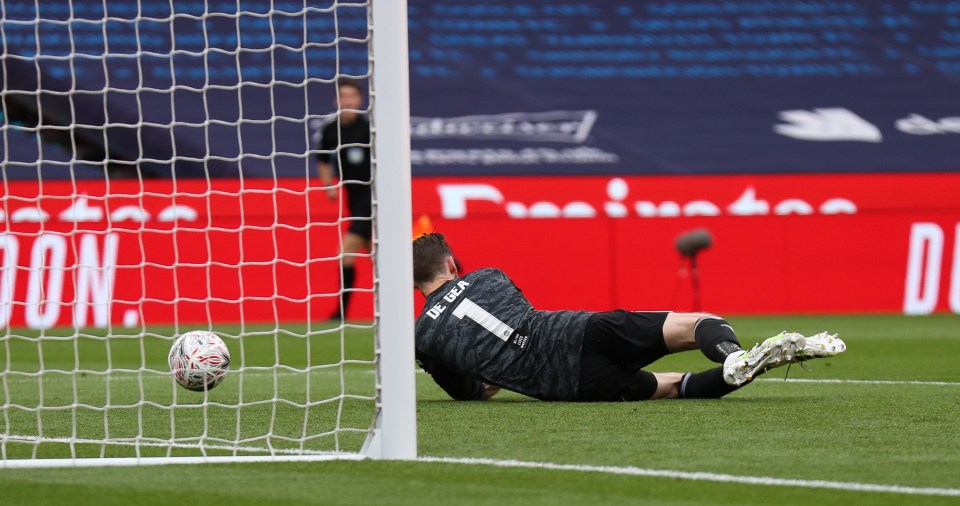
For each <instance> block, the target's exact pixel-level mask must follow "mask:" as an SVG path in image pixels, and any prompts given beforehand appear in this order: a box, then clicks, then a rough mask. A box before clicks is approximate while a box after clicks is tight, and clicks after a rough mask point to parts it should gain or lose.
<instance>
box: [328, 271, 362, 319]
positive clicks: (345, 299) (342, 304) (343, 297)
mask: <svg viewBox="0 0 960 506" xmlns="http://www.w3.org/2000/svg"><path fill="white" fill-rule="evenodd" d="M342 272H343V274H342V276H343V291H342V292H340V298H339V299H338V300H337V307H335V308H334V309H333V312H332V313H330V319H331V320H339V319H340V317H341V315H342V316H343V317H344V318H345V317H346V316H347V309H348V308H349V307H350V296H351V295H353V292H351V291H349V289H350V288H353V282H354V280H355V279H356V277H357V270H356V269H355V268H354V267H353V266H352V265H344V266H343V271H342Z"/></svg>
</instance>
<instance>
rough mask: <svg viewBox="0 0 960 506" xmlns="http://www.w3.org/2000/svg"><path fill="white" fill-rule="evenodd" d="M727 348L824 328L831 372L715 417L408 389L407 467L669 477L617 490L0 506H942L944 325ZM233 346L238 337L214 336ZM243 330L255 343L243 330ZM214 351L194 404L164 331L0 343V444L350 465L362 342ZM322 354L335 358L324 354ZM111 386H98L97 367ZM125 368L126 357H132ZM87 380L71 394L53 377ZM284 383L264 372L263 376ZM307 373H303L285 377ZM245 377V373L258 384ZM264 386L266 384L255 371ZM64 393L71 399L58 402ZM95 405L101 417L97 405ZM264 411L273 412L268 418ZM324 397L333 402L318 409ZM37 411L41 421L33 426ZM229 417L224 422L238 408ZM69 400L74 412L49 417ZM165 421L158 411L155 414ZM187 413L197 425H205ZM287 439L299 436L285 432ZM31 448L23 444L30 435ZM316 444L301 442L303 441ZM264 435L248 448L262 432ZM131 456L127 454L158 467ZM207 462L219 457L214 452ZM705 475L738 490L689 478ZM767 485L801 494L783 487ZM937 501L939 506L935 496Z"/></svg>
mask: <svg viewBox="0 0 960 506" xmlns="http://www.w3.org/2000/svg"><path fill="white" fill-rule="evenodd" d="M729 320H730V321H731V323H733V325H734V327H735V328H736V329H737V333H738V335H739V336H740V338H741V341H743V342H744V344H752V343H753V342H755V341H759V340H762V339H763V338H765V337H767V336H770V335H773V334H775V333H777V332H779V331H780V330H784V329H788V330H797V331H800V332H804V333H808V334H809V333H813V332H817V331H820V330H824V329H829V330H831V331H837V332H839V333H840V335H841V337H843V338H844V339H845V340H846V342H847V344H848V347H849V348H848V351H847V353H845V354H844V355H842V356H839V357H836V358H832V359H826V360H817V361H813V362H811V363H810V364H809V366H808V367H807V368H805V369H801V368H800V367H798V366H793V367H792V368H791V370H790V373H789V379H790V380H799V381H787V382H784V381H783V378H784V373H785V368H780V369H776V370H773V371H771V372H770V373H768V374H767V375H765V376H763V377H762V378H761V379H760V380H758V381H756V382H754V383H753V384H751V385H749V386H747V387H746V388H744V389H742V390H740V391H738V392H735V393H734V394H732V395H730V396H728V397H727V398H725V399H721V400H697V401H657V402H646V403H626V404H614V403H610V404H607V403H597V404H566V403H544V402H538V401H532V400H529V399H526V398H523V397H521V396H518V395H515V394H510V393H506V394H501V395H500V396H498V397H497V398H496V400H495V401H494V402H489V403H458V402H454V401H451V400H449V399H448V398H446V396H445V395H444V394H443V392H442V391H441V390H440V389H439V388H438V387H436V386H435V385H434V384H433V383H432V381H431V380H430V378H429V377H428V376H426V375H423V374H418V375H417V390H418V406H417V421H418V438H419V441H418V444H419V452H420V455H421V456H429V457H456V458H478V459H494V460H498V461H507V460H518V461H524V462H541V463H551V464H560V465H564V464H573V465H578V466H609V467H614V468H617V469H623V468H640V469H644V470H663V471H671V472H678V473H687V474H683V475H682V476H680V477H678V476H672V477H671V476H659V477H658V476H636V475H622V474H613V473H608V472H598V471H595V470H594V471H591V470H563V469H543V468H533V467H520V468H517V467H495V466H490V465H469V464H454V463H442V462H378V461H361V462H352V461H339V462H322V463H291V464H270V463H268V464H231V465H219V464H218V465H202V466H189V465H173V466H160V467H141V468H84V469H48V470H36V469H23V470H18V469H0V504H3V505H19V504H31V505H33V504H96V505H101V504H177V503H190V504H204V503H208V502H211V501H216V502H217V503H221V504H231V505H233V504H256V505H272V504H278V505H279V504H418V505H421V504H496V505H504V504H524V505H526V504H551V505H554V504H670V505H674V504H675V505H714V504H731V505H734V504H735V505H752V504H757V505H760V504H818V505H826V504H853V503H856V504H890V505H895V504H896V505H899V504H960V497H958V496H949V495H935V493H934V492H931V491H930V489H936V490H939V491H940V492H943V491H946V493H948V494H949V493H954V492H956V493H960V435H958V431H960V367H958V365H957V358H958V357H960V317H958V316H955V315H936V316H932V317H916V318H911V317H903V316H797V317H733V318H729ZM215 330H218V331H221V332H225V333H227V334H239V333H240V331H239V329H237V328H227V327H223V328H217V329H215ZM251 330H258V331H261V332H260V333H259V334H258V333H257V332H253V333H250V331H251ZM284 330H285V331H287V332H285V333H282V334H281V336H280V338H279V339H277V340H276V343H277V344H276V345H275V344H274V342H275V340H274V339H273V336H272V334H271V333H270V332H263V329H251V328H249V327H248V328H246V329H245V337H244V338H243V339H242V340H239V339H231V338H228V339H227V342H228V345H229V346H230V349H231V354H232V360H233V364H234V366H237V365H240V364H243V366H244V367H245V368H247V371H248V373H247V374H245V375H244V376H243V377H242V379H241V378H240V377H239V375H237V374H235V373H233V374H230V375H228V377H227V380H226V381H225V382H224V384H223V385H222V386H220V387H218V388H217V389H216V390H213V391H211V392H210V393H209V400H210V401H211V404H210V405H208V406H207V407H206V408H203V407H202V404H201V401H202V400H203V397H204V394H193V393H190V392H187V391H185V390H182V389H178V388H176V387H174V386H173V385H172V382H171V379H170V378H169V376H165V375H162V374H156V373H151V372H149V370H150V369H157V370H161V371H165V370H166V366H165V360H166V350H167V347H168V346H169V343H170V341H169V340H166V339H161V338H160V337H159V336H160V335H162V334H164V333H165V331H164V329H151V332H153V333H154V334H155V335H156V336H150V337H147V338H146V339H143V340H140V339H129V338H111V339H109V340H104V339H101V338H98V337H96V336H91V337H89V338H85V339H82V340H80V341H79V342H76V343H74V342H73V341H58V340H56V339H50V340H44V341H43V342H41V343H38V342H37V341H36V340H33V339H20V338H11V337H10V334H7V335H6V336H0V368H2V369H0V370H2V371H3V378H2V379H3V391H2V392H0V395H2V397H0V400H2V402H3V404H4V405H5V406H7V409H6V410H4V411H3V412H2V413H0V417H2V419H0V427H3V430H4V431H5V433H6V434H25V433H32V434H34V435H35V433H36V426H37V425H38V423H39V424H42V427H43V434H44V435H46V436H48V437H53V438H56V437H65V438H69V437H76V438H79V439H84V438H90V439H97V438H102V437H103V434H104V432H105V431H109V434H110V435H111V436H113V437H130V438H132V437H134V436H136V435H137V434H140V433H142V434H143V435H144V436H145V437H146V438H147V439H146V440H145V441H147V442H150V441H169V440H171V439H173V440H175V441H177V442H178V443H179V444H180V446H181V447H180V448H177V449H175V450H172V453H173V454H175V455H192V454H196V450H195V449H192V448H191V445H193V444H195V443H196V442H197V441H200V440H201V439H202V440H204V442H205V443H206V444H209V445H213V446H229V445H230V444H228V443H229V442H233V441H236V440H241V441H242V446H243V447H244V448H246V449H247V450H246V452H248V453H251V454H255V453H257V452H258V449H259V448H264V447H266V446H267V445H270V446H272V447H274V448H278V449H284V450H286V449H299V448H301V445H302V447H303V448H304V449H306V450H319V451H324V450H330V449H335V448H341V449H344V450H355V449H356V448H357V447H358V446H359V444H360V442H361V441H362V434H361V433H360V432H356V431H352V430H346V431H337V430H335V429H336V427H337V425H336V420H337V418H339V419H340V420H341V424H340V427H347V428H348V429H351V428H354V429H358V430H362V429H365V428H366V426H367V425H368V424H369V423H370V416H371V409H372V403H371V402H370V401H369V400H367V399H366V397H368V396H369V395H371V394H372V392H373V375H372V374H371V372H370V371H371V366H370V365H366V364H362V363H359V364H350V365H346V366H342V367H341V366H330V367H326V366H325V365H326V364H333V363H335V362H336V361H337V360H338V359H339V358H340V357H341V356H342V357H344V358H346V359H349V360H355V361H358V362H363V361H366V360H369V359H370V358H371V356H372V337H371V333H370V331H369V330H365V329H351V330H349V331H348V332H346V333H345V334H343V335H341V333H340V332H330V333H328V332H324V331H323V329H322V328H321V329H317V328H313V329H306V328H303V327H300V328H292V327H291V328H288V329H284ZM341 343H343V346H342V347H341ZM108 356H109V363H111V364H113V366H114V369H124V371H117V372H115V373H114V374H112V375H110V380H109V381H107V379H106V378H105V376H104V375H103V374H100V373H99V372H100V371H105V370H106V364H107V363H108ZM141 357H142V358H141ZM41 363H42V364H43V369H44V370H53V369H60V370H64V371H71V370H74V369H81V370H85V371H89V372H87V373H86V374H84V375H83V376H80V377H79V378H78V379H77V381H76V382H74V381H71V379H70V377H69V376H67V375H66V374H63V373H47V374H44V375H43V379H42V381H39V380H38V378H37V376H36V373H37V372H38V371H39V365H40V364H41ZM277 363H279V364H283V365H284V366H285V367H281V368H279V369H276V368H274V367H273V366H274V365H275V364H277ZM307 366H321V367H320V368H319V369H316V370H314V371H313V372H312V373H310V374H304V373H301V372H299V371H301V370H303V369H304V368H305V367H307ZM711 366H712V364H711V363H710V362H708V361H707V360H706V359H705V358H703V357H702V356H701V355H700V354H699V353H698V352H687V353H683V354H679V355H675V356H672V357H668V359H666V360H663V361H661V362H659V363H657V364H655V367H652V368H651V369H653V370H656V371H671V370H680V371H684V370H702V369H706V368H708V367H711ZM261 368H262V369H261ZM274 370H276V371H277V372H276V373H274ZM74 385H76V387H74ZM108 398H109V401H110V402H109V404H110V405H111V406H112V408H111V409H110V410H108V411H106V412H105V411H104V410H103V409H101V407H102V406H103V405H104V403H105V401H106V400H107V399H108ZM274 398H277V399H281V400H282V401H281V402H280V403H278V404H276V405H274V404H273V403H271V402H268V401H270V400H272V399H274ZM330 398H334V399H336V400H335V401H332V402H331V401H329V400H328V399H330ZM40 399H43V405H44V406H46V407H50V408H54V409H48V410H44V411H42V412H38V411H36V410H35V409H30V408H31V407H33V408H35V407H36V406H37V405H38V402H39V400H40ZM240 399H242V400H243V407H241V408H238V407H236V402H237V401H238V400H240ZM74 400H76V401H79V402H80V403H81V404H82V405H83V406H84V407H82V408H80V409H78V410H70V409H56V408H57V407H58V406H60V407H62V406H67V405H69V404H72V403H73V402H74ZM173 404H176V405H177V406H179V407H178V408H177V409H176V410H171V409H170V406H171V405H173ZM204 409H205V410H206V413H205V415H206V416H204ZM304 427H306V429H304ZM30 431H33V432H30ZM304 432H306V433H307V434H319V435H320V436H318V437H315V438H309V439H308V440H307V441H305V442H303V443H301V442H300V441H299V439H300V437H301V436H302V435H303V433H304ZM268 433H269V434H272V437H270V438H267V437H266V434H268ZM4 450H5V452H6V455H7V457H8V458H25V457H29V456H31V455H33V454H36V455H39V456H46V457H66V456H69V455H70V454H71V452H73V453H75V454H77V455H100V454H106V455H111V456H112V455H117V456H123V455H132V454H133V453H132V452H133V451H134V450H133V447H131V446H117V447H102V446H100V445H96V444H80V445H74V446H72V447H71V446H70V445H68V444H66V443H46V444H41V445H36V444H33V443H29V442H27V443H8V444H7V445H6V446H5V448H4ZM167 451H168V450H167V449H165V448H162V447H160V446H157V447H154V446H146V447H143V448H142V449H141V453H142V454H166V452H167ZM210 453H211V454H223V453H228V450H214V451H211V452H210ZM692 473H718V474H721V475H724V476H728V475H732V476H738V477H753V478H757V479H758V482H757V483H737V482H727V481H723V478H722V477H721V479H719V480H718V479H713V478H711V479H690V478H692V477H696V476H701V477H706V475H693V474H692ZM775 479H787V480H803V481H802V482H797V483H799V484H795V485H790V484H783V483H782V482H776V481H771V480H775ZM817 480H823V481H826V482H830V483H846V484H852V485H851V486H850V487H848V488H854V487H855V486H856V484H860V485H864V486H869V485H886V486H898V487H907V489H906V490H913V491H915V492H917V491H919V493H915V494H910V495H908V494H905V493H898V492H891V491H885V492H876V491H866V490H837V489H831V488H824V487H822V486H816V482H817ZM951 491H953V492H951Z"/></svg>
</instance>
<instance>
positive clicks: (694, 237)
mask: <svg viewBox="0 0 960 506" xmlns="http://www.w3.org/2000/svg"><path fill="white" fill-rule="evenodd" d="M676 244H677V251H679V252H680V254H681V255H683V256H685V257H691V258H692V257H693V256H695V255H696V254H697V253H699V252H700V250H702V249H706V248H709V247H710V245H711V244H713V235H711V234H710V231H709V230H707V229H705V228H697V229H693V230H690V231H687V232H684V233H682V234H680V235H678V236H677V242H676Z"/></svg>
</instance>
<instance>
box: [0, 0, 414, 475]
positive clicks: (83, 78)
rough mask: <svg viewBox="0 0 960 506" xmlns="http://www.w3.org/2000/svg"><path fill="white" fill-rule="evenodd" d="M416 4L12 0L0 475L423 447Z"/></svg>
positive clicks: (1, 130)
mask: <svg viewBox="0 0 960 506" xmlns="http://www.w3.org/2000/svg"><path fill="white" fill-rule="evenodd" d="M406 4H407V2H406V0H328V1H321V2H299V1H294V2H262V3H261V2H215V1H213V0H188V1H185V2H144V1H142V0H141V1H138V2H102V1H100V0H71V1H70V2H35V1H34V0H6V1H4V2H0V39H2V40H0V42H2V44H3V49H4V51H3V54H2V55H0V84H2V86H3V88H2V92H0V137H2V138H0V193H2V195H0V468H34V467H62V466H75V467H80V466H126V465H157V464H166V463H199V462H263V461H273V462H285V461H311V460H340V459H343V460H356V459H365V458H376V459H380V458H382V459H414V458H416V457H417V438H416V409H415V402H416V400H415V397H416V396H415V374H414V373H415V362H414V343H413V329H414V314H413V307H414V304H413V290H412V247H411V233H412V232H411V229H412V227H411V218H412V211H411V174H410V123H409V121H410V119H409V116H410V115H409V85H408V79H409V76H408V68H407V67H408V56H407V47H408V46H407V14H406V9H407V5H406ZM347 80H349V81H352V82H354V83H356V84H359V85H360V86H361V87H362V88H363V89H364V90H365V91H366V92H365V93H363V95H365V96H364V103H365V105H362V106H360V110H357V108H355V107H354V108H351V107H346V106H344V107H341V106H340V98H339V96H338V93H339V90H340V88H341V86H340V85H341V84H342V83H343V82H345V81H347ZM345 111H348V112H349V113H351V114H352V113H359V116H361V117H365V118H366V119H367V120H369V124H370V136H369V141H365V140H364V141H357V140H348V139H345V137H346V136H347V134H346V133H345V132H346V130H345V129H346V126H345V125H346V124H347V122H346V121H342V119H343V118H344V117H351V115H350V114H346V115H345V114H344V112H345ZM330 125H332V126H333V127H336V129H337V130H336V131H337V132H342V133H339V134H335V135H336V136H337V142H335V143H334V145H332V146H331V145H330V144H329V143H328V142H326V140H325V141H323V142H320V138H321V135H322V132H324V131H325V130H326V127H327V126H330ZM341 137H343V138H341ZM362 150H366V153H368V154H367V155H361V156H360V158H361V159H363V156H368V157H369V158H368V159H369V161H370V170H371V175H370V178H369V179H366V178H362V179H361V180H354V179H355V178H352V177H351V176H349V175H347V174H346V173H344V174H341V175H340V177H338V178H337V179H335V180H334V181H333V182H332V183H327V182H325V181H323V180H322V178H319V177H318V164H319V163H320V160H324V159H326V160H332V161H331V162H330V163H332V164H333V168H334V170H336V169H337V166H338V165H339V164H340V163H341V162H342V160H344V159H345V158H351V159H352V158H353V157H355V155H356V154H357V151H361V152H362ZM357 187H368V188H370V190H371V195H372V199H371V206H370V207H371V210H370V212H369V215H367V214H361V215H357V214H356V209H355V208H354V207H353V205H352V204H353V202H352V201H349V198H348V197H349V195H350V194H351V191H350V190H351V188H357ZM357 223H369V224H370V225H371V228H372V237H371V239H370V244H371V245H372V247H371V248H370V249H369V251H367V250H366V249H363V250H361V251H359V252H349V251H346V250H345V249H344V248H345V246H344V237H345V236H346V235H347V234H348V233H352V232H353V231H354V230H355V229H354V226H355V225H356V224H357ZM347 270H349V271H350V272H351V275H350V277H351V279H350V282H348V281H347V279H346V275H345V272H346V271H347ZM354 276H355V280H354V279H353V277H354ZM348 298H349V299H352V302H351V304H350V310H349V311H348V310H347V308H346V305H347V302H346V301H347V299H348ZM334 307H337V308H338V310H337V311H336V312H334V313H333V314H334V315H337V314H339V316H334V317H331V318H330V319H328V318H327V315H330V314H331V309H333V308H334ZM191 330H209V331H212V332H214V333H216V334H217V335H218V336H220V337H221V338H222V339H223V341H224V342H225V343H226V345H227V348H228V350H229V352H230V369H229V372H228V373H227V374H226V379H225V380H224V381H223V383H222V384H220V385H219V386H217V387H216V388H214V389H211V390H209V391H201V392H193V391H188V390H186V389H184V388H181V387H179V386H178V385H177V383H176V379H175V376H174V374H173V373H172V372H171V371H170V369H169V366H168V364H167V353H168V351H169V349H170V346H171V344H172V343H173V342H174V340H175V339H176V338H177V336H179V335H181V334H183V333H185V332H187V331H191Z"/></svg>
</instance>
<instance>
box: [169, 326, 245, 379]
mask: <svg viewBox="0 0 960 506" xmlns="http://www.w3.org/2000/svg"><path fill="white" fill-rule="evenodd" d="M167 361H168V362H169V363H170V370H171V371H173V377H174V379H176V380H177V383H179V384H180V386H182V387H183V388H186V389H187V390H192V391H194V392H202V391H204V390H213V389H214V388H215V387H216V386H217V385H219V384H220V382H221V381H223V377H224V376H226V375H227V370H228V369H230V351H229V350H227V345H226V343H224V342H223V339H220V337H219V336H217V335H216V334H214V333H213V332H209V331H206V330H194V331H191V332H187V333H186V334H183V335H182V336H180V337H178V338H177V340H176V341H174V343H173V346H171V347H170V355H169V356H168V357H167Z"/></svg>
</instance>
